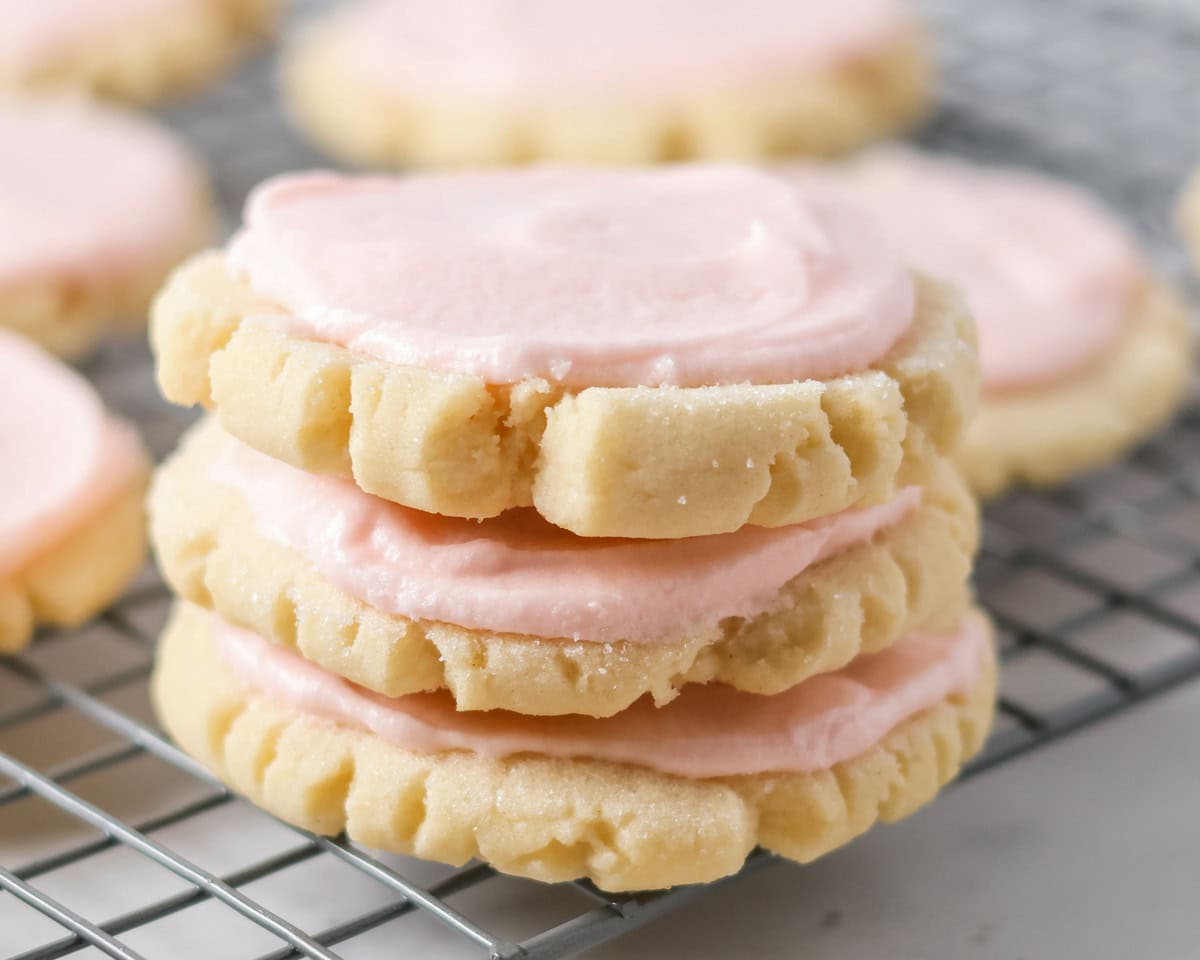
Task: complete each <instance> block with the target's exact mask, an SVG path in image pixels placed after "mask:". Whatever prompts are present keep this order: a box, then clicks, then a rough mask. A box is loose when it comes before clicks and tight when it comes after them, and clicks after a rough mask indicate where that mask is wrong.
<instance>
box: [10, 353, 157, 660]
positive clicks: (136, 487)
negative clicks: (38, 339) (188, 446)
mask: <svg viewBox="0 0 1200 960" xmlns="http://www.w3.org/2000/svg"><path fill="white" fill-rule="evenodd" d="M148 472H149V462H148V461H147V459H146V455H145V454H144V453H143V451H142V446H141V443H140V441H139V440H138V437H137V434H136V433H135V432H134V430H133V428H132V427H131V426H129V425H128V424H126V423H123V422H121V421H119V420H117V419H115V418H114V417H112V416H110V415H109V414H108V413H107V412H106V411H105V410H104V407H103V405H102V404H101V402H100V400H99V398H98V397H97V396H96V395H95V393H94V392H93V391H92V389H91V387H90V386H89V385H88V384H87V383H86V382H85V381H84V380H83V379H82V378H81V377H80V376H79V375H78V374H76V373H75V372H74V371H73V370H71V369H69V368H68V367H65V366H63V365H62V364H60V363H59V362H58V361H56V360H54V359H53V358H51V357H49V356H47V355H46V354H45V353H43V352H42V351H41V350H40V349H38V348H37V347H36V346H35V345H33V344H32V343H29V342H28V341H26V340H23V339H22V338H20V337H18V336H16V335H14V334H11V333H6V332H4V331H3V330H0V652H4V651H12V650H16V649H18V648H20V647H21V646H23V645H24V644H25V642H26V641H27V640H28V639H29V637H30V635H31V634H32V632H33V628H34V625H35V624H40V623H50V624H61V625H72V624H76V623H80V622H81V621H83V620H85V619H87V618H88V617H89V616H91V615H92V614H94V613H96V612H97V611H98V610H100V609H102V608H103V607H104V606H105V605H107V604H108V603H109V602H110V601H111V600H113V599H114V598H115V597H116V596H117V595H118V594H119V593H120V592H121V590H123V589H124V588H125V586H126V585H127V584H128V583H129V581H130V580H132V579H133V577H134V576H135V574H136V573H137V572H138V570H139V569H141V566H142V562H143V560H144V558H145V520H144V516H143V512H142V497H143V494H144V492H145V486H146V477H147V474H148Z"/></svg>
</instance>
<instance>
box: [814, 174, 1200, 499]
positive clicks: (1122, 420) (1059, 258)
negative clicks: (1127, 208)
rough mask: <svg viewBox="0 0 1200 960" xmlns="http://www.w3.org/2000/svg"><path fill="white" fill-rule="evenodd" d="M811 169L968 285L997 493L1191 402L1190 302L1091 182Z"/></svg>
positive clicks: (986, 450)
mask: <svg viewBox="0 0 1200 960" xmlns="http://www.w3.org/2000/svg"><path fill="white" fill-rule="evenodd" d="M798 177H799V179H800V181H801V182H802V183H803V184H804V187H805V189H809V188H811V187H812V185H813V181H814V180H817V181H820V180H823V181H825V182H826V183H827V184H829V185H832V186H833V187H834V188H835V189H836V190H838V191H839V192H840V193H842V194H843V195H844V197H845V198H846V199H851V198H853V199H855V200H856V201H857V202H859V203H860V204H861V205H862V206H863V208H864V209H867V210H869V211H871V212H872V213H873V214H875V215H876V217H877V219H878V222H879V224H880V226H881V227H883V228H884V229H885V230H886V231H887V232H888V233H889V234H890V235H891V236H892V237H893V239H895V240H896V242H897V243H898V244H899V245H900V247H901V249H902V250H903V251H904V252H905V254H906V255H907V256H908V257H909V258H911V261H912V264H913V266H914V267H915V268H917V269H920V270H929V271H931V272H934V273H936V275H937V276H939V277H942V278H943V279H945V280H946V281H948V282H950V283H954V284H958V285H960V288H961V290H962V292H963V294H964V295H965V297H966V300H967V305H968V308H969V309H970V310H971V313H972V315H973V316H974V318H975V321H976V323H977V325H978V328H979V355H980V366H981V367H982V370H983V405H982V407H981V410H980V413H979V416H977V417H976V418H975V420H974V422H973V423H972V424H971V427H970V429H969V431H968V432H967V436H966V440H965V442H964V445H963V449H962V453H961V456H960V459H961V462H962V466H963V468H964V470H965V471H966V474H967V477H968V479H969V480H970V482H971V484H972V485H973V486H974V487H975V489H976V490H977V491H978V492H979V493H981V494H982V495H984V496H993V495H995V494H997V493H999V492H1000V491H1002V490H1004V489H1005V488H1006V487H1008V486H1009V485H1011V484H1013V483H1020V482H1025V483H1034V484H1051V483H1057V482H1059V481H1062V480H1064V479H1065V478H1067V477H1068V476H1070V475H1072V474H1074V473H1076V472H1079V471H1082V470H1085V469H1088V468H1090V467H1094V466H1097V465H1099V464H1102V463H1104V462H1105V461H1107V460H1110V459H1112V458H1114V457H1116V456H1118V455H1119V454H1120V453H1121V452H1122V451H1123V450H1125V449H1126V448H1127V447H1129V446H1130V445H1131V444H1133V443H1134V442H1136V441H1137V440H1138V439H1139V438H1140V437H1143V436H1145V435H1146V434H1147V433H1149V432H1151V431H1153V430H1154V429H1155V428H1156V427H1157V426H1159V425H1160V424H1161V423H1162V422H1163V421H1164V420H1166V419H1167V418H1168V417H1169V416H1170V414H1171V412H1172V411H1173V410H1174V409H1175V407H1176V406H1177V405H1178V403H1179V402H1180V400H1181V399H1182V397H1183V394H1184V391H1185V389H1186V387H1187V381H1188V376H1189V374H1190V372H1191V368H1192V339H1193V338H1192V334H1191V330H1190V327H1189V324H1188V319H1187V312H1186V309H1185V308H1184V306H1183V305H1182V304H1181V302H1180V301H1179V300H1178V299H1177V298H1176V296H1175V295H1174V293H1173V292H1172V291H1171V290H1170V289H1169V288H1168V287H1167V286H1166V285H1165V284H1164V283H1163V282H1162V281H1161V280H1160V279H1159V278H1157V277H1155V276H1154V274H1153V271H1152V269H1151V267H1150V265H1149V264H1148V263H1146V261H1145V260H1144V259H1143V258H1142V256H1141V254H1140V253H1139V252H1138V250H1137V247H1136V245H1135V242H1134V240H1133V238H1132V237H1131V236H1130V235H1129V234H1128V233H1127V231H1126V230H1125V229H1124V228H1123V227H1122V226H1121V225H1120V224H1119V223H1118V222H1116V220H1115V219H1114V218H1113V217H1112V216H1111V215H1110V214H1108V213H1107V212H1106V211H1105V210H1103V209H1102V208H1100V207H1099V206H1098V205H1097V204H1096V203H1095V201H1093V200H1092V199H1091V198H1089V197H1088V196H1086V195H1084V194H1082V193H1081V192H1080V191H1079V190H1077V189H1076V188H1074V187H1072V186H1069V185H1067V184H1064V183H1060V182H1057V181H1054V180H1051V179H1049V178H1047V177H1044V176H1042V175H1039V174H1035V173H1032V172H1026V171H1019V170H1011V169H1009V170H1006V169H988V168H979V167H974V166H970V165H968V164H966V163H964V162H961V161H955V160H949V159H938V158H934V157H931V156H922V155H920V154H917V153H911V152H907V151H900V150H886V151H879V152H877V153H875V154H874V155H871V156H868V157H866V158H864V159H862V160H860V161H857V162H855V163H853V164H851V165H850V166H849V167H848V168H846V169H845V170H844V171H829V172H813V171H804V172H802V173H800V174H798Z"/></svg>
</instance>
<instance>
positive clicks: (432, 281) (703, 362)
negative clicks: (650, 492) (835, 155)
mask: <svg viewBox="0 0 1200 960" xmlns="http://www.w3.org/2000/svg"><path fill="white" fill-rule="evenodd" d="M229 259H230V263H231V265H232V266H233V268H234V269H235V270H236V271H240V272H241V273H242V274H244V275H245V276H246V277H247V278H248V279H249V281H250V282H251V283H252V285H253V286H254V287H255V289H256V290H258V291H259V292H260V293H262V294H265V295H267V296H269V297H271V298H273V299H274V300H275V301H277V302H278V303H279V304H280V305H281V307H282V308H284V310H285V311H286V315H285V316H283V317H278V318H274V319H273V322H275V323H280V324H282V325H284V326H285V328H286V329H288V330H289V331H290V332H292V333H294V334H296V335H299V336H303V337H306V338H310V339H315V340H322V341H328V342H332V343H337V344H341V345H343V346H346V347H349V348H351V349H353V350H356V351H358V352H361V353H365V354H368V355H370V356H374V357H378V358H380V359H383V360H387V361H390V362H393V363H397V364H402V365H408V366H418V367H425V368H432V369H437V370H444V371H453V372H458V373H467V374H473V375H475V376H478V377H481V378H482V379H484V380H485V381H487V382H489V383H514V382H517V381H520V380H523V379H527V378H536V377H542V378H545V379H547V380H550V381H556V382H560V383H563V384H566V385H568V386H574V387H587V386H637V385H646V386H658V385H664V384H674V385H680V386H700V385H709V384H729V383H742V382H751V383H787V382H791V381H792V380H798V379H806V378H827V377H832V376H837V375H840V374H843V373H847V372H851V371H857V370H862V369H865V368H867V367H869V366H870V365H871V364H873V363H874V362H876V361H877V360H879V359H880V358H881V357H883V356H884V355H885V354H886V353H887V351H888V350H889V349H890V348H891V346H892V345H893V344H894V343H895V342H896V341H897V340H898V339H899V338H900V336H901V335H902V334H903V333H904V332H905V330H906V329H907V328H908V326H909V323H910V322H911V319H912V311H913V296H914V295H913V287H912V281H911V278H910V277H909V276H908V274H907V272H906V271H905V269H904V267H903V265H902V264H901V262H900V259H899V257H898V256H897V255H896V253H895V251H894V250H893V248H892V247H891V246H890V245H889V244H888V243H886V242H885V241H883V240H882V239H881V238H880V237H879V236H878V235H877V233H876V232H875V229H874V228H873V226H872V225H871V224H870V222H869V220H868V219H866V218H864V217H863V216H862V215H861V214H857V213H856V212H854V211H853V210H852V209H849V208H847V206H845V205H844V204H836V203H830V202H828V201H826V200H824V199H817V200H810V199H808V198H806V197H803V196H801V195H800V194H799V193H798V192H797V191H795V190H792V189H790V188H789V187H788V185H786V184H785V183H783V182H782V181H781V180H779V179H778V178H776V177H773V176H771V175H769V174H766V173H762V172H758V171H754V170H751V169H748V168H740V167H728V166H695V167H678V168H667V169H658V170H649V171H645V170H642V171H633V170H627V171H617V170H597V169H583V168H541V169H533V170H508V171H497V172H487V173H482V172H480V173H460V174H432V175H425V176H418V177H404V178H396V177H392V178H385V177H361V178H346V177H338V176H333V175H327V174H316V175H308V176H288V177H283V178H280V179H277V180H274V181H271V182H269V183H268V184H267V185H265V186H264V187H262V188H260V189H259V190H258V191H257V192H256V193H255V194H254V196H253V197H252V199H251V201H250V203H249V205H248V210H247V214H246V226H245V228H244V229H243V230H242V232H241V233H240V234H239V235H238V237H237V238H236V239H235V240H234V242H233V244H232V246H231V249H230V254H229Z"/></svg>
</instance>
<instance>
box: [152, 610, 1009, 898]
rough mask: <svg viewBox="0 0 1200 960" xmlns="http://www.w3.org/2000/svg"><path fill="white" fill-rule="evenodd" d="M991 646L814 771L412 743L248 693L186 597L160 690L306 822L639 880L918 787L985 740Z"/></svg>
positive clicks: (693, 872) (810, 851)
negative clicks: (486, 751) (974, 676)
mask: <svg viewBox="0 0 1200 960" xmlns="http://www.w3.org/2000/svg"><path fill="white" fill-rule="evenodd" d="M995 682H996V674H995V662H994V660H993V657H992V654H991V652H990V650H989V652H988V654H987V662H986V664H985V665H984V669H983V672H982V675H981V676H980V679H979V680H978V682H977V683H976V684H975V686H974V688H973V689H972V690H970V691H969V692H968V693H966V694H963V695H955V696H952V697H949V698H948V699H947V700H945V701H944V702H943V703H941V704H940V705H938V706H936V707H933V708H932V709H929V710H926V711H924V712H922V713H919V714H917V715H915V716H913V717H910V718H909V719H908V720H906V721H904V722H903V723H901V724H900V725H899V726H897V727H896V728H895V729H894V730H892V732H891V733H889V734H888V735H887V736H886V737H884V738H883V740H882V741H880V743H879V744H878V745H876V746H874V747H872V748H871V749H869V750H867V751H866V752H865V753H863V754H860V755H859V756H858V757H855V758H854V759H851V760H848V761H845V762H843V763H839V764H837V765H835V766H834V767H832V768H830V769H827V770H821V771H817V772H814V773H806V774H794V773H767V774H755V775H750V776H735V777H721V778H714V779H705V780H692V779H687V778H683V777H678V776H671V775H667V774H662V773H658V772H656V771H654V770H650V769H646V768H641V767H636V766H631V765H625V764H617V763H608V762H600V761H595V760H586V759H579V760H569V759H553V758H547V757H539V756H536V755H528V754H523V755H519V756H515V757H510V758H507V759H502V760H497V759H486V758H482V757H479V756H477V755H474V754H471V753H467V752H447V753H439V754H417V753H413V752H411V751H408V750H405V749H403V748H401V747H398V746H395V745H393V744H391V743H389V742H386V741H384V740H383V739H381V738H379V737H376V736H374V735H372V734H369V733H365V732H361V731H359V730H355V729H352V728H349V727H343V726H337V725H335V724H333V723H330V722H327V721H324V720H321V719H319V718H315V717H311V716H307V715H304V714H301V713H298V712H296V711H295V710H293V709H291V708H289V707H287V706H286V705H284V704H282V703H279V702H276V701H274V700H272V699H269V698H268V697H266V696H262V695H259V694H256V693H255V692H254V691H253V690H250V689H248V688H246V687H245V686H243V685H242V683H241V682H240V681H239V680H238V679H236V678H235V677H234V676H233V675H232V673H231V672H230V671H229V669H228V668H227V667H226V665H225V662H224V661H223V660H222V658H221V655H220V653H219V651H218V650H217V649H216V645H215V644H214V643H213V642H212V634H211V628H210V621H209V619H208V614H205V613H203V612H202V611H200V610H198V609H197V608H195V607H191V606H187V605H182V606H181V608H180V609H178V610H177V611H176V615H175V617H174V619H173V622H172V623H171V624H170V625H169V626H168V627H167V630H166V633H165V635H164V637H163V640H162V643H161V646H160V649H159V662H158V665H157V668H156V672H155V676H154V680H153V698H154V702H155V705H156V707H157V710H158V713H159V717H160V719H161V720H162V722H163V725H164V726H165V727H166V729H167V730H168V731H169V732H170V734H171V736H173V737H174V738H175V740H176V741H177V742H178V743H179V745H180V746H181V747H182V748H183V749H184V750H186V751H187V752H188V753H190V754H192V755H193V756H195V757H196V758H197V759H198V760H200V761H201V762H202V763H204V764H205V765H206V766H208V767H209V768H210V769H211V770H213V772H214V773H216V774H217V776H219V777H220V778H221V779H222V780H224V781H225V782H226V783H228V784H229V785H230V786H231V787H232V788H233V789H234V790H236V791H238V792H239V793H241V794H244V795H245V796H246V797H248V798H249V799H250V800H251V801H253V802H254V803H256V804H259V805H260V806H262V807H264V808H265V809H267V810H268V811H270V812H271V813H273V814H275V815H276V816H278V817H281V818H282V819H284V820H287V821H288V822H290V823H293V824H296V825H297V826H300V827H302V828H304V829H307V830H311V831H314V832H316V833H322V834H336V833H338V832H340V831H342V830H343V829H344V830H345V831H346V832H347V833H348V834H349V836H350V837H351V838H352V839H354V840H355V841H357V842H359V843H362V844H364V845H365V846H368V847H372V848H375V849H383V850H391V851H396V852H399V853H410V854H414V855H416V856H419V857H425V858H427V859H432V860H442V861H445V862H447V863H453V864H461V863H464V862H466V861H467V860H469V859H471V858H472V857H477V858H479V859H481V860H485V861H487V862H488V863H491V864H492V865H493V866H494V867H496V869H498V870H501V871H504V872H505V873H514V874H519V875H521V876H526V877H533V878H535V879H537V880H546V881H562V880H571V879H574V878H577V877H588V878H590V879H591V880H593V881H594V882H595V883H596V884H597V885H598V886H600V887H601V888H603V889H606V890H627V889H649V888H656V887H667V886H672V885H675V884H681V883H698V882H704V881H708V880H714V879H716V878H717V877H721V876H724V875H726V874H730V873H733V872H734V871H736V870H737V869H738V868H739V867H740V866H741V865H742V862H743V860H744V859H745V857H746V855H747V854H748V853H749V852H750V851H751V850H752V849H754V847H755V846H757V845H761V846H764V847H766V848H768V849H770V850H773V851H775V852H776V853H779V854H782V855H783V856H785V857H789V858H790V859H793V860H798V861H801V862H805V861H808V860H812V859H814V858H816V857H819V856H821V855H822V854H824V853H827V852H829V851H830V850H833V849H834V848H835V847H838V846H841V845H842V844H844V843H846V842H848V841H849V840H851V839H853V838H854V837H856V836H858V835H859V834H861V833H863V832H864V831H865V830H867V829H868V828H869V827H870V826H871V825H872V824H873V823H875V821H876V820H884V821H894V820H898V819H900V818H901V817H904V816H907V815H908V814H910V813H912V812H913V811H914V810H916V809H917V808H918V807H920V806H921V805H923V804H925V803H927V802H928V801H929V800H931V799H932V798H933V796H934V795H935V794H936V793H937V792H938V790H939V788H940V787H942V786H943V785H944V784H945V783H946V782H947V781H949V780H950V779H951V778H953V777H954V775H955V774H956V773H957V772H958V770H959V768H960V767H961V765H962V763H963V762H964V761H965V760H966V759H968V758H969V757H970V756H971V755H972V754H974V753H975V752H976V751H977V750H979V748H980V747H981V746H982V744H983V742H984V738H985V737H986V734H987V730H988V727H989V725H990V722H991V716H992V709H993V699H994V696H995Z"/></svg>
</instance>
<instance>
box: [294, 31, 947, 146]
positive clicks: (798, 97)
mask: <svg viewBox="0 0 1200 960" xmlns="http://www.w3.org/2000/svg"><path fill="white" fill-rule="evenodd" d="M344 46H345V43H344V41H343V40H342V37H341V34H340V30H339V24H338V22H337V19H336V15H335V17H334V18H331V19H330V21H329V22H328V23H325V24H318V25H317V28H316V29H315V30H313V31H312V32H311V33H310V34H308V35H307V36H304V37H303V38H302V39H301V41H300V42H299V43H297V44H296V45H295V46H294V48H293V49H292V51H291V52H290V53H289V54H288V55H287V57H286V60H285V67H284V75H283V83H282V86H283V92H284V97H285V99H286V100H287V102H288V103H289V105H290V107H291V112H292V114H293V116H294V117H295V118H296V122H297V124H298V125H299V126H300V127H301V128H302V129H303V130H304V131H305V132H307V133H308V134H309V135H310V136H311V137H312V138H313V139H314V140H315V141H316V142H317V143H318V144H320V145H321V146H322V147H324V148H325V149H327V150H328V151H329V152H330V153H332V154H334V155H336V156H339V157H342V158H343V159H346V160H349V161H351V162H354V163H358V164H362V165H368V166H385V167H409V166H414V165H420V166H446V165H464V164H471V165H479V164H511V163H524V162H531V161H542V162H565V163H581V162H582V163H649V162H655V161H680V160H696V159H718V158H720V159H731V160H747V161H749V160H758V159H762V158H765V157H770V156H780V155H787V154H808V155H830V154H837V153H843V152H846V151H848V150H851V149H853V148H855V147H858V146H861V145H863V144H865V143H867V142H869V141H871V140H875V139H878V138H880V137H883V136H887V135H890V134H894V133H896V132H897V131H901V130H905V129H907V128H909V127H911V126H913V125H914V124H915V123H916V122H917V120H918V119H920V117H922V116H923V115H924V114H925V112H926V111H927V109H928V108H929V105H930V102H931V96H932V85H933V84H932V67H931V62H930V58H929V56H928V54H927V51H926V49H925V45H924V42H923V39H922V37H921V36H920V34H919V32H918V30H917V29H916V28H913V29H910V30H909V31H908V32H906V33H904V34H903V35H901V36H899V37H897V39H896V40H895V41H894V42H893V43H892V44H891V45H890V46H889V47H887V48H884V49H880V50H879V51H877V52H876V53H875V54H874V55H872V56H864V57H862V58H860V59H856V60H854V61H851V62H847V63H845V64H843V65H840V66H837V67H832V68H822V69H820V70H809V71H806V72H797V73H795V74H791V75H788V76H778V77H773V78H771V79H769V80H765V81H757V82H755V84H754V85H753V86H737V87H729V88H727V89H717V90H714V91H712V92H711V93H698V94H697V95H695V96H694V97H691V98H687V99H682V100H672V101H645V102H612V103H598V104H588V103H578V104H569V105H567V106H563V107H554V106H545V105H539V104H533V103H530V104H522V103H504V102H500V103H491V102H474V101H464V100H452V99H445V100H441V101H431V100H418V99H415V98H407V97H405V96H403V94H402V93H398V92H396V91H392V90H383V89H379V88H378V87H377V86H375V85H373V84H371V83H370V82H369V81H367V80H365V79H363V78H362V77H361V76H359V75H358V74H357V73H356V72H355V70H354V69H352V67H350V66H348V64H347V60H346V57H347V54H345V53H343V47H344Z"/></svg>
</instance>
